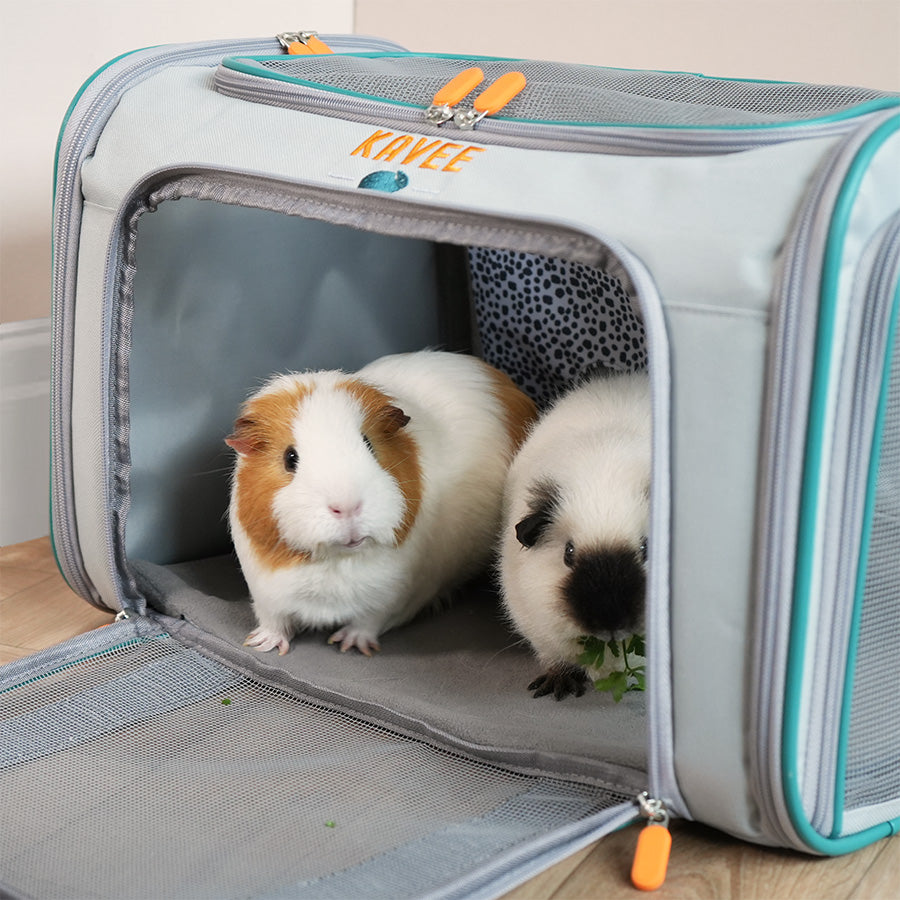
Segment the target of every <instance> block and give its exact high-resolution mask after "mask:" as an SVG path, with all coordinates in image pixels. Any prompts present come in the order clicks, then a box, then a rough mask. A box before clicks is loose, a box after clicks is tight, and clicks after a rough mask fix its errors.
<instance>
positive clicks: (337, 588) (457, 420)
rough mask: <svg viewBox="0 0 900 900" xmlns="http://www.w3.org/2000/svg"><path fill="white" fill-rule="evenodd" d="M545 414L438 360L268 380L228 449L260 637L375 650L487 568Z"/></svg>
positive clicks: (418, 358)
mask: <svg viewBox="0 0 900 900" xmlns="http://www.w3.org/2000/svg"><path fill="white" fill-rule="evenodd" d="M535 415H536V410H535V407H534V404H533V403H532V401H531V400H530V399H529V398H528V397H526V396H525V394H523V393H521V392H520V391H519V390H518V388H516V387H515V385H514V384H513V383H512V381H510V379H509V378H507V376H505V375H503V374H502V373H501V372H499V371H497V370H496V369H494V368H492V367H490V366H489V365H487V364H486V363H484V362H482V361H481V360H479V359H476V358H475V357H472V356H464V355H459V354H455V353H444V352H438V351H429V350H425V351H421V352H418V353H408V354H397V355H394V356H385V357H382V358H381V359H378V360H376V361H374V362H372V363H370V364H369V365H367V366H365V367H364V368H363V369H361V370H360V371H358V372H357V373H355V374H346V373H344V372H341V371H318V372H305V373H297V374H288V375H281V376H277V377H274V378H272V379H271V380H270V381H269V382H268V383H267V384H266V385H265V386H264V387H263V388H262V389H261V390H260V391H259V392H258V393H256V394H254V395H253V396H252V397H251V398H250V399H249V400H248V401H247V402H246V403H245V404H244V405H243V407H242V409H241V412H240V415H239V418H238V419H237V422H236V423H235V426H234V433H233V434H232V435H231V436H230V437H228V438H227V439H226V441H227V443H228V444H229V445H230V446H231V447H232V448H234V450H236V451H237V459H236V465H235V470H234V476H233V480H232V492H231V503H230V506H229V521H230V525H231V534H232V538H233V540H234V546H235V549H236V551H237V555H238V559H239V560H240V563H241V568H242V570H243V572H244V576H245V578H246V580H247V584H248V586H249V588H250V593H251V597H252V601H253V609H254V612H255V614H256V619H257V628H256V629H255V630H254V631H252V632H251V633H250V634H249V636H248V637H247V641H246V644H247V645H248V646H251V647H255V648H256V649H257V650H260V651H267V650H271V649H273V648H277V649H278V652H279V654H284V653H286V652H287V651H288V649H289V646H290V640H291V637H292V636H293V635H294V634H295V633H296V631H298V630H301V629H305V628H314V629H318V628H336V629H337V630H336V631H335V632H334V633H333V634H332V635H331V638H330V642H331V643H339V644H340V647H341V650H348V649H350V648H351V647H356V648H357V649H359V650H360V651H361V652H362V653H364V654H366V655H367V656H368V655H371V653H372V651H373V650H377V649H379V644H378V636H379V635H380V634H382V633H383V632H384V631H387V630H388V629H390V628H394V627H395V626H397V625H400V624H402V623H404V622H406V621H408V620H409V619H411V618H412V617H413V616H414V615H415V614H416V613H417V612H419V611H420V610H421V609H422V608H423V607H425V606H426V605H428V604H429V603H431V602H432V601H434V600H436V599H437V598H438V597H439V596H440V595H441V594H442V593H444V592H446V591H448V590H449V589H451V588H452V587H454V586H455V585H457V584H459V583H461V582H463V581H464V580H466V579H467V578H469V577H471V576H472V575H474V574H475V573H476V572H477V571H478V570H479V569H480V568H482V567H485V566H487V565H488V564H489V563H490V559H491V554H492V552H493V550H494V547H495V545H496V534H497V529H498V527H499V523H500V515H501V508H502V495H503V483H504V478H505V475H506V469H507V467H508V465H509V462H510V460H511V459H512V457H513V455H514V454H515V451H516V449H517V447H518V445H519V443H520V442H521V441H522V439H523V438H524V435H525V433H526V431H527V427H528V425H529V424H530V422H531V421H532V420H533V418H534V417H535Z"/></svg>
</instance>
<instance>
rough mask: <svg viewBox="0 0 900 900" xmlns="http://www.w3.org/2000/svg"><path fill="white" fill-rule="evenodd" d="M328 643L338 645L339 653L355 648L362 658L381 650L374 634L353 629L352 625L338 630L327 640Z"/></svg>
mask: <svg viewBox="0 0 900 900" xmlns="http://www.w3.org/2000/svg"><path fill="white" fill-rule="evenodd" d="M328 643H329V644H340V649H341V653H346V652H347V651H348V650H350V649H351V648H353V647H356V649H357V650H359V652H360V653H362V655H363V656H372V654H373V653H376V652H377V651H379V650H380V649H381V645H380V644H379V643H378V638H377V637H376V636H375V635H374V634H372V633H371V632H369V631H364V630H363V629H361V628H354V627H353V626H352V625H345V626H344V627H343V628H340V629H338V630H337V631H336V632H335V633H334V634H333V635H332V636H331V637H330V638H328Z"/></svg>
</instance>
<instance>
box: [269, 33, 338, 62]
mask: <svg viewBox="0 0 900 900" xmlns="http://www.w3.org/2000/svg"><path fill="white" fill-rule="evenodd" d="M276 37H277V38H278V43H280V44H281V46H282V47H284V49H285V50H286V51H287V52H288V53H289V54H290V55H291V56H308V55H314V56H318V55H320V54H322V53H334V50H332V49H331V47H329V46H328V44H326V43H325V41H321V40H319V38H318V32H315V31H283V32H282V33H281V34H279V35H276Z"/></svg>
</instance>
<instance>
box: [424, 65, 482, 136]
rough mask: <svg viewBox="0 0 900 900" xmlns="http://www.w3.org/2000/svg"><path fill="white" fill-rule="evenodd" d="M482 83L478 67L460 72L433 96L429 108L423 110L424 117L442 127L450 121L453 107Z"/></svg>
mask: <svg viewBox="0 0 900 900" xmlns="http://www.w3.org/2000/svg"><path fill="white" fill-rule="evenodd" d="M482 81H484V72H482V71H481V69H479V68H478V66H472V68H471V69H465V70H464V71H462V72H460V73H459V74H458V75H456V76H455V77H453V78H451V79H450V81H448V82H447V83H446V84H445V85H444V86H443V87H442V88H441V89H440V90H439V91H438V92H437V93H436V94H435V95H434V99H433V100H432V101H431V106H429V107H428V109H426V110H425V117H426V118H427V119H428V121H429V122H431V123H433V124H434V125H442V124H443V123H444V122H446V121H448V120H449V119H452V118H453V113H454V110H453V107H454V106H456V105H457V104H458V103H459V102H460V100H463V99H464V98H465V97H468V96H469V94H471V93H472V91H474V90H475V88H477V87H478V85H479V84H481V82H482Z"/></svg>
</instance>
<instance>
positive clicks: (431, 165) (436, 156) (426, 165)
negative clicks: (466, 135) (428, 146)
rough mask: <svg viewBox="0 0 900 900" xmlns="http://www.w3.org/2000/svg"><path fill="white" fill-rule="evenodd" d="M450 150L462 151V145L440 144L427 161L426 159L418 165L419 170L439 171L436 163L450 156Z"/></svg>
mask: <svg viewBox="0 0 900 900" xmlns="http://www.w3.org/2000/svg"><path fill="white" fill-rule="evenodd" d="M451 150H462V144H451V143H449V142H448V143H446V144H441V146H440V147H438V148H437V150H435V151H434V153H432V154H431V155H430V156H429V157H428V159H426V160H425V161H424V162H423V163H421V164H420V165H419V168H420V169H439V168H440V166H438V165H436V163H438V162H440V160H442V159H446V158H447V157H448V156H449V155H450V151H451Z"/></svg>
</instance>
